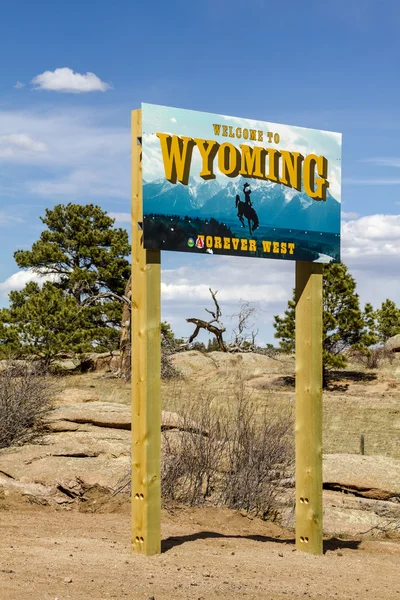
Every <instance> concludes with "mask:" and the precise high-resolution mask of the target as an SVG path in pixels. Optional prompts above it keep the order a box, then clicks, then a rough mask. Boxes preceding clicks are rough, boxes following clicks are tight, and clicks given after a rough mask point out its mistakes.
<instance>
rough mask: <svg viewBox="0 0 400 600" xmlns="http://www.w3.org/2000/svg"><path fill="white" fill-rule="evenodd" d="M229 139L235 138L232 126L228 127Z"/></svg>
mask: <svg viewBox="0 0 400 600" xmlns="http://www.w3.org/2000/svg"><path fill="white" fill-rule="evenodd" d="M229 137H235V134H234V133H233V131H232V125H229Z"/></svg>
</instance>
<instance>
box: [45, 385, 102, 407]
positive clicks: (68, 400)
mask: <svg viewBox="0 0 400 600" xmlns="http://www.w3.org/2000/svg"><path fill="white" fill-rule="evenodd" d="M99 401H100V398H99V396H98V394H97V393H96V392H95V391H93V390H92V389H81V388H66V389H65V390H62V391H61V392H59V393H58V394H57V396H56V397H55V402H56V403H57V404H77V403H79V402H99Z"/></svg>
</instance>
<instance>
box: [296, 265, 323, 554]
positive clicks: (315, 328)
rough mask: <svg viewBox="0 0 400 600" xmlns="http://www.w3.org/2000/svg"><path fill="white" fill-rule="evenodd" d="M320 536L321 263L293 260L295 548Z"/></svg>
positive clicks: (316, 543)
mask: <svg viewBox="0 0 400 600" xmlns="http://www.w3.org/2000/svg"><path fill="white" fill-rule="evenodd" d="M322 536H323V531H322V265H321V264H318V263H308V262H296V548H297V549H298V550H303V551H305V552H309V553H311V554H322V551H323V545H322V543H323V539H322Z"/></svg>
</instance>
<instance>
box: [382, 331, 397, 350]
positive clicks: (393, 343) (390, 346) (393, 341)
mask: <svg viewBox="0 0 400 600" xmlns="http://www.w3.org/2000/svg"><path fill="white" fill-rule="evenodd" d="M385 350H388V351H389V352H400V333H399V334H397V335H394V336H393V337H391V338H389V339H388V340H387V342H386V344H385Z"/></svg>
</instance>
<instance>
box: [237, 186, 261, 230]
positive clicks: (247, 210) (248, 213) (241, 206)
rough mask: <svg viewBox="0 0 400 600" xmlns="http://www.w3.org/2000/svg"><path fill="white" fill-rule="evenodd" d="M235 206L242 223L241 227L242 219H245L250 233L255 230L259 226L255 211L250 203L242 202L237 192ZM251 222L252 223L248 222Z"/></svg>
mask: <svg viewBox="0 0 400 600" xmlns="http://www.w3.org/2000/svg"><path fill="white" fill-rule="evenodd" d="M236 208H237V209H238V212H237V216H238V217H239V220H240V222H241V223H242V227H245V223H244V219H243V217H245V218H246V219H247V223H248V225H249V232H250V235H251V234H252V233H253V231H255V230H256V229H257V228H258V226H259V221H258V217H257V213H256V211H255V210H254V208H253V207H252V206H250V204H247V203H246V202H243V201H242V200H241V199H240V196H239V194H236ZM250 222H252V225H251V224H250Z"/></svg>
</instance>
